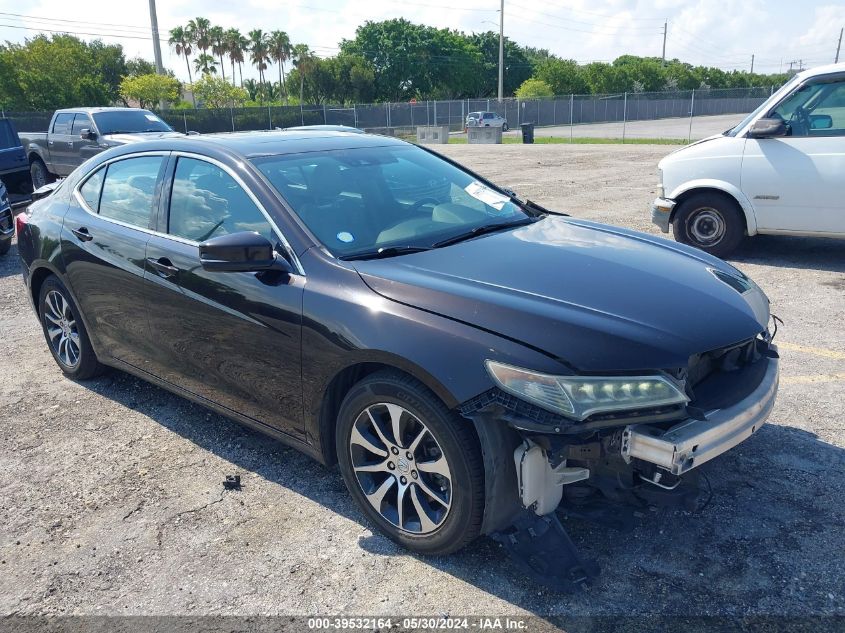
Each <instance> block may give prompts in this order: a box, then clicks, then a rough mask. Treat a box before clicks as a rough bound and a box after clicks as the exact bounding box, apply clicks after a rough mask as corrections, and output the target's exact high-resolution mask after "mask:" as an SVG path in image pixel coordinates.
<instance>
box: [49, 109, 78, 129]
mask: <svg viewBox="0 0 845 633" xmlns="http://www.w3.org/2000/svg"><path fill="white" fill-rule="evenodd" d="M72 125H73V113H72V112H70V113H68V112H63V113H60V114H57V115H56V120H55V121H54V122H53V134H70V129H71V126H72Z"/></svg>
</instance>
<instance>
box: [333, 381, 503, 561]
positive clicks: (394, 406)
mask: <svg viewBox="0 0 845 633" xmlns="http://www.w3.org/2000/svg"><path fill="white" fill-rule="evenodd" d="M336 441H337V457H338V462H339V464H340V471H341V473H342V474H343V479H344V481H345V482H346V487H347V488H348V489H349V492H350V494H351V495H352V497H353V498H354V499H355V501H356V502H357V503H358V505H359V506H360V507H361V509H362V510H363V511H364V513H365V514H366V515H367V516H368V517H369V519H370V520H371V521H372V523H373V524H375V526H376V527H377V528H378V529H379V530H380V531H381V532H382V533H384V534H385V535H386V536H387V537H388V538H390V539H391V540H393V541H395V542H397V543H399V544H400V545H402V546H404V547H406V548H408V549H410V550H412V551H414V552H419V553H421V554H436V555H438V554H449V553H451V552H454V551H456V550H458V549H460V548H461V547H463V546H464V545H466V544H467V543H469V542H470V541H472V540H473V539H474V538H476V537H477V536H478V534H479V532H480V530H481V519H482V515H483V513H484V468H483V465H482V460H481V449H480V447H479V443H478V438H477V437H476V436H475V434H474V432H473V431H472V428H471V426H470V423H469V422H468V421H466V420H463V419H461V418H458V417H457V416H456V415H455V414H453V413H452V412H450V411H449V410H448V409H447V408H446V406H445V405H444V404H443V403H442V402H441V401H440V400H439V399H438V398H437V397H436V396H435V395H434V394H433V393H431V391H429V390H428V389H427V388H426V387H425V386H424V385H422V384H421V383H420V382H418V381H417V380H415V379H414V378H411V377H410V376H407V375H404V374H401V373H398V372H393V371H379V372H376V373H374V374H372V375H370V376H368V377H366V378H364V379H363V380H362V381H361V382H359V383H358V384H356V385H355V386H354V387H352V389H351V390H350V391H349V393H348V394H347V395H346V397H345V398H344V400H343V403H342V404H341V407H340V414H339V416H338V421H337V429H336ZM514 485H515V484H514Z"/></svg>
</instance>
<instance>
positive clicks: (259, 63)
mask: <svg viewBox="0 0 845 633" xmlns="http://www.w3.org/2000/svg"><path fill="white" fill-rule="evenodd" d="M269 50H270V49H269V47H268V46H267V35H266V34H265V33H264V31H262V30H261V29H253V30H252V31H250V32H249V55H250V60H251V61H252V64H253V66H255V67H256V68H257V69H258V82H259V83H260V84H262V85H263V84H264V71H265V70H267V64H268V62H269V61H270V52H269Z"/></svg>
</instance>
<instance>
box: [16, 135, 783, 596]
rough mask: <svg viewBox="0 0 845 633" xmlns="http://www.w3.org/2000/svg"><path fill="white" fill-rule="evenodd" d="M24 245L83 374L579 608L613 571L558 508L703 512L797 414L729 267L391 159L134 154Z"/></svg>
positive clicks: (337, 151) (60, 359) (115, 157)
mask: <svg viewBox="0 0 845 633" xmlns="http://www.w3.org/2000/svg"><path fill="white" fill-rule="evenodd" d="M18 235H19V238H18V239H19V251H20V255H21V258H22V261H23V268H24V278H25V281H26V286H27V291H28V293H29V296H30V298H31V300H32V303H33V306H34V307H35V310H36V312H37V314H38V318H39V319H40V321H41V324H42V326H43V329H44V335H45V338H46V340H47V343H48V346H49V349H50V351H51V352H52V354H53V356H54V357H55V360H56V362H57V363H58V365H59V367H60V368H61V370H62V371H63V372H65V374H67V375H68V376H70V377H72V378H75V379H79V380H83V379H87V378H91V377H93V376H96V375H97V374H98V373H100V372H101V371H102V370H103V368H104V366H111V367H116V368H119V369H121V370H124V371H127V372H129V373H132V374H135V375H137V376H140V377H142V378H143V379H145V380H149V381H151V382H153V383H156V384H158V385H160V386H162V387H164V388H165V389H169V390H172V391H174V392H176V393H178V394H181V395H183V396H185V397H187V398H190V399H192V400H194V401H196V402H199V403H201V404H203V405H206V406H208V407H210V408H212V409H214V410H216V411H218V412H221V413H223V414H225V415H227V416H229V417H231V418H233V419H235V420H237V421H239V422H241V423H244V424H247V425H250V426H252V427H254V428H257V429H260V430H261V431H264V432H266V433H268V434H269V435H272V436H274V437H276V438H279V439H281V440H282V441H284V442H287V443H289V444H291V445H293V446H295V447H296V448H298V449H300V450H302V451H304V452H306V453H308V454H309V455H311V456H313V457H315V458H316V459H318V460H320V461H321V462H323V463H326V464H333V463H338V464H339V467H340V471H341V473H342V475H343V478H344V480H345V482H346V484H347V486H348V488H349V491H350V493H351V494H352V496H353V497H354V499H355V500H356V502H357V503H358V504H359V505H360V507H361V509H362V511H363V512H364V513H365V514H366V515H367V516H368V517H369V518H370V519H371V521H372V522H373V524H374V525H375V526H376V527H377V528H378V529H380V530H381V531H383V532H384V533H385V534H387V535H388V536H389V537H390V538H392V539H394V540H395V541H397V542H399V543H401V544H403V545H405V546H406V547H408V548H409V549H412V550H414V551H417V552H421V553H434V554H442V553H448V552H453V551H455V550H457V549H458V548H460V547H461V546H463V545H464V544H466V543H467V542H469V541H470V540H472V539H474V538H475V537H477V536H478V535H479V534H482V533H483V534H493V535H495V536H496V537H497V538H499V539H501V541H502V542H503V543H504V544H505V546H506V548H507V549H508V550H509V551H510V552H511V553H512V554H513V555H514V557H515V559H516V560H517V561H519V562H520V563H521V564H522V565H523V568H524V569H525V570H526V571H528V572H529V573H531V574H533V575H534V576H535V577H537V578H538V579H540V580H542V581H544V582H547V583H548V584H552V585H553V586H555V585H556V586H560V587H562V588H567V587H570V586H571V585H572V584H573V583H578V582H580V581H582V580H583V579H584V578H586V577H588V576H590V575H592V573H593V571H594V570H593V568H592V566H591V565H590V564H589V563H588V562H587V561H584V560H583V559H581V558H580V557H579V556H578V554H577V553H576V552H574V550H573V546H572V543H571V541H569V539H568V538H567V537H566V535H565V533H564V532H563V529H562V528H561V526H560V523H559V522H558V521H557V519H556V518H555V510H556V509H557V508H558V507H559V506H562V507H565V508H567V510H568V511H569V512H571V513H577V512H579V511H583V512H587V510H586V509H589V513H590V514H591V515H592V516H596V513H599V514H601V513H605V515H613V514H614V513H616V512H617V510H618V508H619V507H620V504H626V505H628V506H635V507H636V506H646V505H655V504H663V505H665V504H672V505H682V506H694V505H695V503H696V500H697V498H698V493H699V490H698V483H697V478H696V475H697V473H698V472H699V471H698V470H697V469H696V467H697V466H699V465H700V464H702V463H704V462H706V461H708V460H710V459H712V458H714V457H716V456H718V455H719V454H721V453H723V452H725V451H726V450H728V449H730V448H731V447H733V446H735V445H736V444H738V443H740V442H742V441H743V440H745V439H746V438H748V437H749V436H750V435H751V434H752V433H754V432H755V431H756V430H757V429H759V428H760V427H761V425H763V424H764V422H765V420H766V418H767V417H768V415H769V413H770V411H771V409H772V406H773V404H774V399H775V395H776V391H777V378H778V361H777V353H776V351H775V347H774V345H773V344H772V342H771V336H770V333H769V329H768V324H769V319H770V316H769V305H768V300H767V299H766V297H765V295H764V294H763V293H762V292H761V291H760V289H759V288H758V287H757V286H756V285H755V284H754V283H753V282H752V281H751V280H750V279H748V278H747V277H746V276H745V275H743V274H742V273H741V272H739V271H738V270H736V269H735V268H733V267H732V266H729V265H728V264H726V263H724V262H722V261H721V260H718V259H715V258H713V257H710V256H708V255H706V254H704V253H702V252H700V251H697V250H694V249H692V248H689V247H685V246H682V245H679V244H676V243H672V242H668V241H665V240H662V239H659V238H656V237H653V236H649V235H645V234H641V233H636V232H632V231H627V230H623V229H619V228H614V227H610V226H605V225H600V224H595V223H592V222H587V221H583V220H578V219H574V218H569V217H564V216H563V215H562V214H558V213H554V212H551V211H547V210H545V209H543V208H542V207H540V206H538V205H537V204H535V203H532V202H530V201H526V200H522V199H520V198H519V197H517V195H516V194H514V193H513V192H510V191H508V190H504V189H500V188H498V187H496V186H495V185H493V184H492V183H490V182H488V181H486V180H485V179H484V178H482V177H481V176H478V175H476V174H473V173H471V172H470V171H468V170H466V169H464V168H462V167H461V166H459V165H457V164H455V163H453V162H451V161H449V160H447V159H445V158H442V157H440V156H439V155H437V154H435V153H433V152H430V151H428V150H425V149H423V148H420V147H416V146H414V145H410V144H407V143H404V142H402V141H399V140H395V139H389V138H385V137H380V136H371V135H363V134H346V133H338V132H330V131H319V132H318V131H297V132H269V133H254V134H230V135H218V136H205V137H187V138H172V139H162V140H157V141H151V142H145V143H138V144H133V145H129V146H125V147H120V148H115V149H112V150H109V151H107V152H104V153H103V154H101V155H98V156H96V157H95V158H93V159H91V160H90V161H88V162H87V163H86V164H85V165H84V166H83V167H81V168H80V169H78V170H76V171H75V172H74V173H73V174H72V175H71V176H70V177H69V178H68V179H66V180H65V181H63V182H62V183H60V184H59V185H58V186H57V187H56V188H55V191H54V192H53V193H52V195H50V196H49V197H47V198H44V199H42V200H39V201H38V202H36V203H34V204H33V205H32V206H31V207H30V209H29V212H28V215H21V216H20V217H19V219H18Z"/></svg>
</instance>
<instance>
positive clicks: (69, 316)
mask: <svg viewBox="0 0 845 633" xmlns="http://www.w3.org/2000/svg"><path fill="white" fill-rule="evenodd" d="M44 319H45V326H46V328H47V337H48V338H49V339H50V345H52V347H53V351H54V352H55V353H56V356H57V357H58V358H59V360H61V361H62V363H64V364H65V365H66V366H68V367H70V368H73V367H76V366H77V365H78V364H79V357H80V352H79V350H80V346H79V328H78V327H77V324H76V318H75V317H74V316H73V312H72V311H71V309H70V304H69V303H68V301H67V300H66V299H65V298H64V296H62V294H61V293H60V292H57V291H56V290H51V291H50V292H48V293H47V296H46V297H44Z"/></svg>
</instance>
